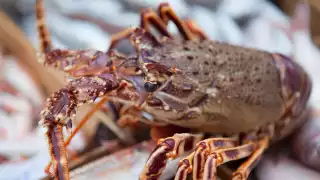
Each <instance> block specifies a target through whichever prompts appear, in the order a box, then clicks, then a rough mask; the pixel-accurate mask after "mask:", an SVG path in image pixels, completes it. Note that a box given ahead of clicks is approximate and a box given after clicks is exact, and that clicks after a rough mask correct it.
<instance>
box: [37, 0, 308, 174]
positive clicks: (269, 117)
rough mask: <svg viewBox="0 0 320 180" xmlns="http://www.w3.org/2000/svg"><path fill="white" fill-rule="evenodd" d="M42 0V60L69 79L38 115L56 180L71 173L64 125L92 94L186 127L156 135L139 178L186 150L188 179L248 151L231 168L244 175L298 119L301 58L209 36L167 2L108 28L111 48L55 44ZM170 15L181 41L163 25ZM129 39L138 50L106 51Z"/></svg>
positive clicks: (134, 116)
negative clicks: (133, 24) (135, 23)
mask: <svg viewBox="0 0 320 180" xmlns="http://www.w3.org/2000/svg"><path fill="white" fill-rule="evenodd" d="M42 4H43V0H37V3H36V11H37V22H38V25H37V27H38V32H39V39H40V44H41V48H40V50H41V53H40V55H39V59H40V62H42V64H44V65H46V66H50V67H54V68H56V69H58V70H61V71H64V72H66V73H68V74H69V75H71V76H72V77H74V79H73V80H71V81H70V82H69V83H68V84H67V85H66V87H64V88H62V89H60V90H59V91H57V92H55V93H54V94H53V95H52V96H51V97H49V98H48V100H47V105H46V109H44V110H43V111H42V119H41V121H40V124H41V125H42V126H44V127H45V128H46V129H47V133H46V137H47V139H48V142H49V147H50V148H49V149H50V154H51V157H52V161H53V165H54V166H53V167H54V175H55V177H56V178H57V179H59V180H62V179H69V170H68V161H67V157H66V152H65V144H64V139H63V136H62V128H63V127H64V126H66V127H67V128H71V127H72V123H71V122H72V119H73V118H74V116H75V114H76V109H77V108H78V107H79V106H80V105H82V104H84V103H92V102H94V101H95V100H96V99H97V98H102V99H101V100H100V102H99V103H98V104H97V105H96V106H95V108H96V109H97V108H98V107H99V106H101V104H103V103H104V101H107V100H108V101H112V102H119V103H121V104H123V105H124V108H123V109H121V112H120V115H121V117H120V120H121V121H122V122H126V121H127V122H129V121H131V122H132V121H134V122H135V121H140V122H143V123H147V124H150V125H153V126H159V127H161V126H166V125H176V126H180V127H185V128H188V129H190V131H189V132H188V133H182V134H175V135H174V136H172V137H166V138H164V139H160V140H159V141H158V146H157V147H156V148H155V149H154V151H153V152H152V154H151V155H150V157H149V159H148V160H147V162H146V165H145V167H144V169H143V171H142V173H141V175H140V179H141V180H146V179H148V180H151V179H153V180H154V179H159V177H160V176H161V173H162V172H163V170H164V168H165V166H166V162H167V161H168V160H169V159H172V158H177V157H179V156H181V155H183V153H184V152H187V151H191V150H192V153H191V154H190V155H188V156H187V157H185V158H184V159H182V160H181V161H180V163H179V168H178V170H177V174H176V176H175V179H176V180H178V179H179V180H181V179H186V178H187V175H188V174H190V173H191V172H192V177H193V179H205V180H209V179H210V180H212V179H215V177H216V169H217V167H218V166H220V165H221V164H223V163H226V162H228V161H234V160H238V159H242V158H246V157H248V159H247V160H246V162H245V163H243V164H242V165H241V166H240V167H239V168H238V169H237V170H236V172H235V173H234V174H233V179H247V177H248V175H249V173H250V171H251V170H252V168H254V166H255V164H256V163H255V162H256V161H257V160H258V159H259V158H260V157H261V155H262V154H263V152H264V151H265V150H266V149H267V148H268V147H269V145H270V144H271V143H272V142H275V141H277V140H279V139H281V138H283V137H285V136H286V135H288V134H289V133H291V132H292V131H293V130H294V128H296V127H298V126H299V125H300V123H301V122H302V121H303V120H304V118H303V117H304V116H305V115H306V112H307V111H305V108H306V104H307V101H308V99H309V95H310V92H311V87H312V83H311V81H310V79H309V76H308V75H307V73H306V72H305V71H304V70H303V69H302V68H301V67H300V65H298V64H297V63H295V62H293V61H292V60H290V59H289V58H288V57H286V56H284V55H281V54H277V53H268V52H264V51H260V50H255V49H250V48H244V47H238V46H233V45H229V44H226V43H221V42H216V41H212V40H208V38H207V36H206V35H205V34H204V33H203V32H202V31H201V30H200V28H199V27H197V26H196V25H195V24H194V23H193V22H192V21H182V20H180V18H179V17H177V15H176V14H175V13H174V11H173V9H172V8H171V7H170V6H169V4H167V3H162V4H161V5H160V6H159V9H158V14H157V13H156V12H154V11H153V10H151V9H145V10H143V11H142V12H141V26H140V27H139V28H128V29H126V30H124V31H122V32H120V33H119V34H116V35H114V36H113V38H112V41H111V45H110V49H109V50H108V51H107V52H101V51H96V50H61V49H53V48H52V45H51V42H50V38H49V33H48V30H47V28H46V26H45V24H44V13H43V7H42ZM169 21H172V22H173V23H174V24H175V25H176V26H177V28H178V30H179V32H180V33H181V35H182V37H183V38H182V39H179V38H175V37H173V36H172V35H171V34H170V33H169V32H168V30H167V25H168V23H169ZM151 26H153V27H155V29H156V30H158V32H159V33H160V34H161V37H159V38H157V37H156V36H154V35H153V34H152V33H151V28H150V27H151ZM125 38H129V39H130V41H131V43H132V45H133V46H134V48H135V50H136V53H134V54H132V55H129V56H126V55H124V54H121V53H119V52H117V51H115V50H112V49H113V47H114V46H115V45H116V43H117V42H118V41H120V40H122V39H125ZM204 133H206V134H208V135H209V137H208V138H207V139H204V135H203V134H204ZM203 139H204V140H203Z"/></svg>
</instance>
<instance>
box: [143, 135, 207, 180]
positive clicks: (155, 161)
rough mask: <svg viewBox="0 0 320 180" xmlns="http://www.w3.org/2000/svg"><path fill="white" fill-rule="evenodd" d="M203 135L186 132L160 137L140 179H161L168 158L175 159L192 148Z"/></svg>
mask: <svg viewBox="0 0 320 180" xmlns="http://www.w3.org/2000/svg"><path fill="white" fill-rule="evenodd" d="M202 137H203V135H201V134H198V135H193V134H187V133H184V134H175V135H174V136H173V137H169V138H165V139H160V140H159V142H158V146H157V147H156V148H155V149H154V150H153V152H152V153H151V155H150V156H149V159H148V160H147V162H146V165H145V166H144V168H143V171H142V173H141V175H140V180H154V179H159V178H160V176H161V173H162V172H163V170H164V169H165V166H166V163H167V161H168V159H175V158H177V157H179V156H181V155H183V154H184V153H185V152H188V151H190V150H192V149H193V148H194V147H195V146H196V144H197V143H198V142H199V141H200V140H201V139H202Z"/></svg>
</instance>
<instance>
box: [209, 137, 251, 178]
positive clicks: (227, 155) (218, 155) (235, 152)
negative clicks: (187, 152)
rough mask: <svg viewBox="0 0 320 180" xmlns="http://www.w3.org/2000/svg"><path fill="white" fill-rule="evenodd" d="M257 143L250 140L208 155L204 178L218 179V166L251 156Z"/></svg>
mask: <svg viewBox="0 0 320 180" xmlns="http://www.w3.org/2000/svg"><path fill="white" fill-rule="evenodd" d="M256 147H257V143H255V142H248V143H246V144H243V145H241V146H237V147H233V148H225V149H218V150H215V151H213V152H211V154H210V155H208V157H207V159H206V162H205V166H204V172H203V180H213V179H216V172H217V171H216V169H217V167H218V166H220V165H222V164H224V163H226V162H229V161H234V160H239V159H242V158H246V157H248V156H250V155H251V154H252V153H253V152H255V151H256Z"/></svg>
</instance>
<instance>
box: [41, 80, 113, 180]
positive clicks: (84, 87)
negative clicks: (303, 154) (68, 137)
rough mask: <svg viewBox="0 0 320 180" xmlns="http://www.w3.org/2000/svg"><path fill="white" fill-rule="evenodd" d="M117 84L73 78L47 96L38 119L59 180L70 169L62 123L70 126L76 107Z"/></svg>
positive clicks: (65, 176)
mask: <svg viewBox="0 0 320 180" xmlns="http://www.w3.org/2000/svg"><path fill="white" fill-rule="evenodd" d="M118 87H119V85H118V84H117V83H115V82H114V81H113V79H107V78H103V77H97V76H93V77H90V76H87V77H82V78H78V79H75V80H72V81H70V82H69V84H68V85H67V86H66V88H63V89H61V90H59V91H57V92H55V93H54V94H53V96H51V97H50V98H49V99H48V100H47V105H46V107H48V108H47V109H45V110H44V111H42V112H41V115H42V117H43V118H42V119H41V121H40V122H39V124H40V125H43V126H44V127H45V128H46V129H47V133H46V137H47V139H48V143H49V147H50V154H51V157H52V162H53V165H54V175H55V176H56V178H58V179H59V180H63V179H69V172H68V171H69V170H68V164H67V156H66V150H65V143H64V141H63V135H62V127H63V126H70V125H71V121H72V119H73V118H74V117H75V114H76V109H77V107H78V106H80V105H81V104H84V103H92V102H93V101H94V100H95V99H96V98H98V97H103V96H105V95H106V93H108V92H110V91H112V90H115V89H117V88H118Z"/></svg>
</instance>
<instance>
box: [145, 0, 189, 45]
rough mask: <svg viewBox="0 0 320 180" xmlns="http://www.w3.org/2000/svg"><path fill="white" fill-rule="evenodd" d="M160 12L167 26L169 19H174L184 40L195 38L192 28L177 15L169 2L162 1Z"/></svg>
mask: <svg viewBox="0 0 320 180" xmlns="http://www.w3.org/2000/svg"><path fill="white" fill-rule="evenodd" d="M158 13H159V16H160V18H161V20H162V22H164V24H165V25H166V26H167V25H168V23H169V21H172V22H173V23H174V24H175V25H176V26H177V28H178V30H179V32H180V33H181V34H182V36H183V38H184V40H194V39H195V37H194V35H193V34H192V33H191V31H190V29H188V27H187V26H186V24H185V23H184V22H183V21H182V20H181V19H180V18H179V17H178V16H177V14H176V13H175V12H174V10H173V9H172V7H171V6H170V5H169V4H168V3H161V4H160V6H159V8H158ZM150 14H151V13H150Z"/></svg>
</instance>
